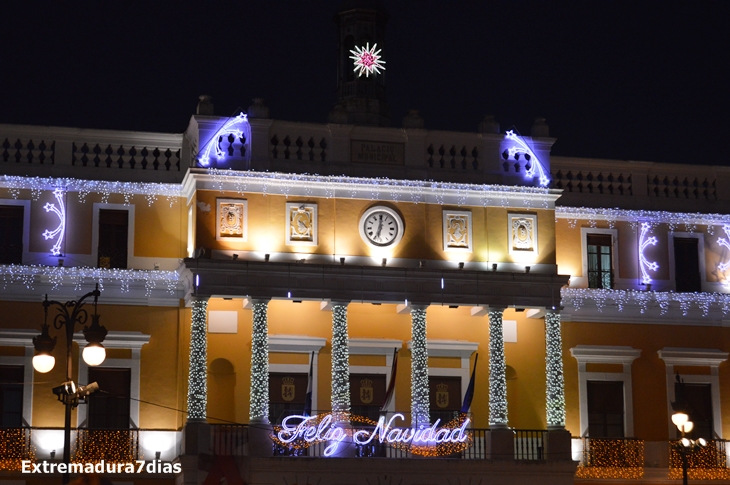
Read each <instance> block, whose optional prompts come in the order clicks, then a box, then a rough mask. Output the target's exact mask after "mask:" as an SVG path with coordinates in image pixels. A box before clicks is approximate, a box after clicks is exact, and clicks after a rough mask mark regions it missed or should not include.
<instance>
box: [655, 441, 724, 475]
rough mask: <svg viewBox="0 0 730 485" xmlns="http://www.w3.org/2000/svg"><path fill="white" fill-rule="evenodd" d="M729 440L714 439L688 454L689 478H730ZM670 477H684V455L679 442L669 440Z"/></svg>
mask: <svg viewBox="0 0 730 485" xmlns="http://www.w3.org/2000/svg"><path fill="white" fill-rule="evenodd" d="M729 451H730V448H729V447H728V446H727V440H712V441H709V442H708V443H707V446H705V447H704V448H699V449H697V450H696V451H695V452H694V453H692V454H690V455H687V465H688V467H687V478H689V479H690V480H730V464H729V462H730V456H728V452H729ZM669 478H670V479H672V480H681V479H682V455H681V454H680V451H679V442H678V441H670V442H669Z"/></svg>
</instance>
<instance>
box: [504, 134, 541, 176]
mask: <svg viewBox="0 0 730 485" xmlns="http://www.w3.org/2000/svg"><path fill="white" fill-rule="evenodd" d="M505 138H506V139H508V140H510V141H513V142H515V143H517V145H513V146H512V147H510V148H509V149H508V152H509V156H510V157H514V156H515V154H517V153H524V154H525V155H527V156H529V157H530V158H529V159H528V160H529V162H530V168H528V169H527V170H525V178H535V171H537V175H538V178H539V179H540V185H541V186H543V187H545V186H547V184H549V183H550V178H549V177H548V176H547V173H545V168H544V167H543V166H542V162H540V159H539V158H537V155H535V153H534V152H533V151H532V149H530V147H529V146H527V143H525V141H524V140H523V139H522V137H521V136H519V135H517V134H515V132H514V130H510V131H508V132H507V133H505Z"/></svg>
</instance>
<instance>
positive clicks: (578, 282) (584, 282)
mask: <svg viewBox="0 0 730 485" xmlns="http://www.w3.org/2000/svg"><path fill="white" fill-rule="evenodd" d="M589 234H598V235H610V236H611V272H612V275H613V278H612V281H613V288H612V289H619V288H623V287H624V286H626V285H624V284H623V283H624V282H623V280H622V279H621V278H619V268H620V266H619V252H618V229H615V228H614V229H610V228H598V227H581V228H580V252H581V265H582V267H583V272H582V273H581V275H582V276H573V277H572V278H571V283H572V284H571V285H570V286H578V287H581V288H588V235H589ZM637 271H638V270H637Z"/></svg>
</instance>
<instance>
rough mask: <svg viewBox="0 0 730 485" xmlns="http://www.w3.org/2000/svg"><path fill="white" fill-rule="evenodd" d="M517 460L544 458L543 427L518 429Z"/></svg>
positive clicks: (516, 442)
mask: <svg viewBox="0 0 730 485" xmlns="http://www.w3.org/2000/svg"><path fill="white" fill-rule="evenodd" d="M514 433H515V460H544V459H545V453H544V450H545V435H546V434H547V431H545V430H543V429H516V430H514Z"/></svg>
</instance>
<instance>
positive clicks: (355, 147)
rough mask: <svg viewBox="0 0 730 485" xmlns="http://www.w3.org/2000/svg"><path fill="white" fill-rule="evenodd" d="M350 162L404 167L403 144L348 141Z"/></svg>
mask: <svg viewBox="0 0 730 485" xmlns="http://www.w3.org/2000/svg"><path fill="white" fill-rule="evenodd" d="M350 160H352V161H353V162H356V163H376V164H381V165H404V164H405V144H403V143H391V142H382V141H365V140H351V141H350Z"/></svg>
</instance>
